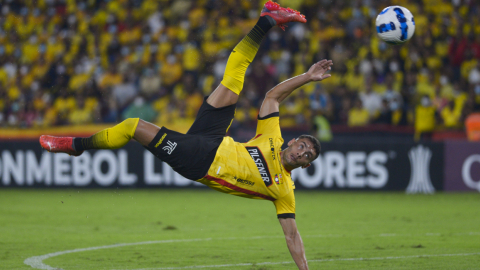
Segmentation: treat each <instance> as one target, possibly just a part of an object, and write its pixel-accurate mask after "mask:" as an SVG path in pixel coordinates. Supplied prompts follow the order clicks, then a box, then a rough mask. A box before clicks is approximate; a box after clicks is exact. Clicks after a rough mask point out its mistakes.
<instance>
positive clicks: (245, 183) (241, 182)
mask: <svg viewBox="0 0 480 270" xmlns="http://www.w3.org/2000/svg"><path fill="white" fill-rule="evenodd" d="M233 179H235V180H236V181H237V183H240V184H244V185H248V186H253V185H255V182H252V181H248V180H245V179H240V178H238V177H236V176H234V177H233Z"/></svg>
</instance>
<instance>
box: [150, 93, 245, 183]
mask: <svg viewBox="0 0 480 270" xmlns="http://www.w3.org/2000/svg"><path fill="white" fill-rule="evenodd" d="M207 98H208V97H205V99H204V100H203V104H202V106H201V107H200V110H199V111H198V113H197V117H196V118H195V122H194V123H193V125H192V126H191V127H190V129H189V130H188V132H187V134H182V133H180V132H176V131H173V130H170V129H168V128H165V127H162V128H161V129H160V131H159V132H158V133H157V135H156V136H155V138H154V139H153V140H152V141H151V142H150V143H149V144H148V146H147V147H146V148H147V149H148V150H149V151H150V152H152V154H154V155H155V156H156V157H157V158H159V159H161V160H162V161H163V162H166V163H167V164H168V165H170V167H172V168H173V170H174V171H176V172H178V173H179V174H180V175H182V176H184V177H185V178H187V179H190V180H198V179H201V178H203V177H204V176H205V175H206V174H207V172H208V169H209V168H210V165H211V164H212V162H213V160H214V159H215V154H216V153H217V149H218V147H219V146H220V143H222V140H223V137H225V135H226V134H227V130H228V128H229V127H230V124H231V123H232V121H233V117H234V116H235V108H236V104H233V105H230V106H226V107H222V108H215V107H212V106H211V105H210V104H208V103H207Z"/></svg>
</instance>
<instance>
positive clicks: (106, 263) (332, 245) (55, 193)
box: [0, 189, 480, 270]
mask: <svg viewBox="0 0 480 270" xmlns="http://www.w3.org/2000/svg"><path fill="white" fill-rule="evenodd" d="M296 204H297V219H296V220H297V225H298V228H299V230H300V233H301V235H302V237H303V241H304V244H305V250H306V255H307V259H308V260H310V263H309V266H310V269H480V207H479V206H480V194H478V193H455V194H449V193H438V194H435V195H405V194H403V193H367V192H360V193H357V192H307V191H297V192H296ZM163 240H174V241H163ZM147 241H156V242H147ZM140 242H147V243H142V244H135V245H125V246H113V247H105V248H102V249H86V250H83V251H78V252H71V253H62V254H59V255H57V256H52V255H51V254H52V253H55V252H62V251H68V250H75V249H81V248H92V247H101V246H109V245H116V244H122V243H140ZM46 254H50V255H49V256H48V257H47V258H46V259H44V260H43V261H41V260H40V261H41V262H42V263H43V264H44V265H48V266H50V267H52V268H51V269H56V268H58V269H65V270H67V269H195V268H198V267H200V266H202V269H295V265H294V264H293V261H292V259H291V257H290V254H289V251H288V249H287V246H286V244H285V240H284V237H283V233H282V229H281V227H280V225H279V223H278V221H277V218H276V214H275V208H274V206H273V204H272V203H271V202H268V201H259V200H250V199H245V198H239V197H234V196H231V195H226V194H222V193H218V192H215V191H211V190H160V189H159V190H122V189H117V190H83V189H81V190H74V189H57V190H39V189H37V190H15V189H8V190H5V189H4V190H0V269H34V268H32V267H31V266H28V265H26V264H25V263H24V261H25V259H27V258H31V257H34V256H40V255H46ZM362 258H363V259H362ZM282 262H284V263H282Z"/></svg>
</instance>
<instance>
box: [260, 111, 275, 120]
mask: <svg viewBox="0 0 480 270" xmlns="http://www.w3.org/2000/svg"><path fill="white" fill-rule="evenodd" d="M277 116H280V113H279V112H274V113H271V114H269V115H265V116H264V117H260V114H259V115H257V119H258V120H265V119H268V118H272V117H277Z"/></svg>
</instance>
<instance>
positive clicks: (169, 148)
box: [162, 141, 177, 155]
mask: <svg viewBox="0 0 480 270" xmlns="http://www.w3.org/2000/svg"><path fill="white" fill-rule="evenodd" d="M167 144H168V145H167V146H164V147H163V148H162V149H163V150H165V151H167V153H168V154H169V155H170V154H172V152H173V150H175V147H177V143H176V142H173V143H172V142H171V141H167Z"/></svg>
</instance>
